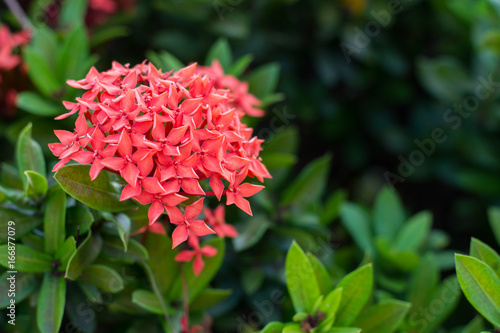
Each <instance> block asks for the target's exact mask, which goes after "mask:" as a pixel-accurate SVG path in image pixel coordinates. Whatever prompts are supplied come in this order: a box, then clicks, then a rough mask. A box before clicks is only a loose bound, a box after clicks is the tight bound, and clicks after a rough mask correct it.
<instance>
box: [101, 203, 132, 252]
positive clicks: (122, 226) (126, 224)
mask: <svg viewBox="0 0 500 333" xmlns="http://www.w3.org/2000/svg"><path fill="white" fill-rule="evenodd" d="M102 216H103V217H104V218H105V219H107V220H108V221H112V222H113V223H114V224H115V226H116V230H117V232H118V236H119V237H120V239H121V241H122V243H123V250H124V251H125V252H127V245H128V240H129V237H130V226H131V222H130V218H129V217H128V216H127V215H125V214H118V215H116V216H114V215H113V214H110V213H108V212H104V213H103V214H102Z"/></svg>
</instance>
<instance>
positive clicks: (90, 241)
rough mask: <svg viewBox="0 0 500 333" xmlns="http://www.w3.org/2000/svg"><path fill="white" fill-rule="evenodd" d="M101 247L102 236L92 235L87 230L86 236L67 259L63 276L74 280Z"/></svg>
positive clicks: (97, 253)
mask: <svg viewBox="0 0 500 333" xmlns="http://www.w3.org/2000/svg"><path fill="white" fill-rule="evenodd" d="M101 248H102V238H101V236H100V235H99V234H95V235H92V232H91V231H89V233H88V235H87V238H85V240H84V241H83V242H82V244H80V246H79V247H78V249H77V250H76V252H75V253H74V254H73V256H72V257H71V259H70V260H69V264H68V268H67V269H66V274H65V276H64V277H65V278H68V279H70V280H73V281H74V280H76V279H77V278H78V277H79V276H80V274H81V273H82V271H83V270H84V269H85V268H86V267H87V266H88V265H90V264H91V263H92V262H93V261H94V260H95V258H97V256H98V255H99V253H100V252H101Z"/></svg>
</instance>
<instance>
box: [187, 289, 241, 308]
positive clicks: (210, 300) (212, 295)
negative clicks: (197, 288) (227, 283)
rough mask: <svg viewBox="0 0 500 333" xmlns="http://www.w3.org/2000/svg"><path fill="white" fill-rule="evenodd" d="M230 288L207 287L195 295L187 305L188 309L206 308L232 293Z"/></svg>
mask: <svg viewBox="0 0 500 333" xmlns="http://www.w3.org/2000/svg"><path fill="white" fill-rule="evenodd" d="M232 292H233V291H232V290H231V289H212V288H207V289H205V290H203V291H202V292H201V293H200V294H199V295H198V297H196V298H195V299H194V300H193V302H192V304H191V305H190V307H189V310H190V311H201V310H206V309H208V308H210V307H212V306H214V305H215V304H217V303H219V302H222V301H223V300H225V299H226V298H228V297H229V296H231V294H232Z"/></svg>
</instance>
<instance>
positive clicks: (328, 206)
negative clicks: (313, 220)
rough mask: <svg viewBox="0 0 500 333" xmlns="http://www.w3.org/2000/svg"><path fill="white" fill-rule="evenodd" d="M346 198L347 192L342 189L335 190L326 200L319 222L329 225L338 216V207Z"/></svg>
mask: <svg viewBox="0 0 500 333" xmlns="http://www.w3.org/2000/svg"><path fill="white" fill-rule="evenodd" d="M346 198H347V193H346V191H344V190H338V191H335V192H334V193H333V194H332V195H330V197H328V199H327V200H326V203H325V206H324V208H323V213H322V214H321V224H323V225H329V224H330V223H332V222H333V221H334V220H335V219H336V218H338V217H339V216H340V209H341V208H342V205H343V204H344V202H345V200H346Z"/></svg>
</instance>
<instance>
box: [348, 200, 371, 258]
mask: <svg viewBox="0 0 500 333" xmlns="http://www.w3.org/2000/svg"><path fill="white" fill-rule="evenodd" d="M340 216H341V220H342V224H343V225H344V227H345V228H346V229H347V231H348V232H349V234H350V235H351V237H352V238H353V239H354V241H355V242H356V244H357V245H358V246H359V247H360V248H361V250H363V251H368V253H370V254H373V253H374V249H373V243H372V234H371V230H370V220H369V217H368V214H366V212H365V211H364V210H363V209H362V208H361V207H359V206H358V205H356V204H353V203H349V202H346V203H345V204H343V205H342V208H341V210H340Z"/></svg>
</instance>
